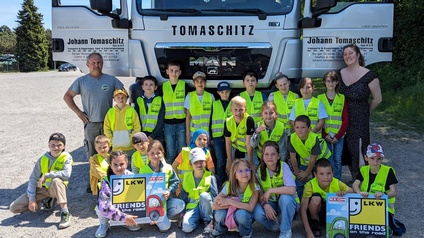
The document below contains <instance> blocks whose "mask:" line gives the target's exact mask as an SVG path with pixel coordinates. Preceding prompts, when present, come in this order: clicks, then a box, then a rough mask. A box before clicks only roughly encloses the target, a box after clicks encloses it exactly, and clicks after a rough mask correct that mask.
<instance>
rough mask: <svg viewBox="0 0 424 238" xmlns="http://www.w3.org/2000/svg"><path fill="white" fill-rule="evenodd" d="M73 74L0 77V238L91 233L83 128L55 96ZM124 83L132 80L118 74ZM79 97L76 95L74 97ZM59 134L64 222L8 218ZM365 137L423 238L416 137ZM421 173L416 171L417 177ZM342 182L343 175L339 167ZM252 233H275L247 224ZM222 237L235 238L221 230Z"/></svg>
mask: <svg viewBox="0 0 424 238" xmlns="http://www.w3.org/2000/svg"><path fill="white" fill-rule="evenodd" d="M80 75H82V74H81V73H80V72H66V73H62V72H60V73H59V72H45V73H8V74H0V82H1V87H0V101H1V102H3V103H2V104H1V106H0V110H1V111H3V112H4V113H3V114H2V115H1V117H0V158H1V162H2V163H1V164H0V174H1V181H2V183H1V184H0V191H1V192H0V220H1V223H0V237H93V236H94V232H95V231H96V229H97V225H98V221H97V219H96V216H95V213H94V210H93V208H94V205H95V197H94V196H92V195H90V194H87V193H85V188H86V184H87V182H86V180H87V179H88V171H89V164H88V161H87V159H86V158H85V152H84V149H83V147H82V145H83V125H82V123H81V121H80V120H79V119H78V117H77V116H76V115H75V114H74V113H73V112H72V111H71V110H70V109H69V108H68V107H67V106H66V104H65V102H64V101H63V100H62V97H63V94H64V93H65V91H66V90H67V89H68V87H69V86H70V85H71V83H72V82H73V80H75V78H77V77H78V76H80ZM120 79H121V80H122V82H123V83H124V84H125V85H126V87H127V88H128V87H129V85H130V84H131V83H133V82H134V79H133V78H120ZM77 100H79V97H77ZM78 103H79V101H78ZM53 132H62V133H63V134H64V135H65V136H66V139H67V144H66V151H68V152H70V153H71V154H72V156H73V158H74V166H73V173H72V177H71V180H70V185H69V189H68V202H69V209H70V212H71V214H72V218H71V219H72V223H71V226H70V227H69V228H67V229H64V230H59V229H58V226H57V225H58V222H59V220H60V217H59V211H58V210H55V211H54V212H50V213H48V212H45V213H37V214H35V213H25V214H20V215H14V214H12V213H11V212H10V211H9V210H8V207H9V204H10V203H11V202H12V201H13V200H14V199H16V198H17V197H18V196H19V195H21V194H22V193H24V192H25V191H26V187H27V181H28V177H29V175H30V173H31V171H32V168H33V166H34V163H35V162H36V160H37V159H38V158H39V157H40V156H41V155H42V154H43V153H44V152H45V151H46V150H47V149H48V147H47V144H48V137H49V136H50V134H52V133H53ZM371 133H372V136H371V137H372V139H373V142H378V143H381V145H382V146H383V149H384V150H385V154H386V157H387V159H386V161H385V162H386V164H388V165H390V166H393V167H394V168H396V171H397V176H398V180H399V185H398V186H397V189H398V199H397V203H396V204H397V215H396V216H397V218H399V219H400V220H401V221H403V222H404V223H405V225H406V226H407V229H408V231H407V233H406V234H405V235H404V237H414V238H415V237H424V228H423V225H422V224H423V222H422V220H421V219H422V218H419V217H421V216H422V214H423V207H424V200H423V199H422V191H424V182H423V180H422V179H423V177H422V165H423V162H422V161H421V159H420V157H421V156H422V154H423V138H424V137H423V136H422V135H418V134H416V133H414V132H400V131H396V130H394V129H393V128H388V127H384V126H383V125H381V123H375V122H373V123H372V132H371ZM420 174H421V175H420ZM343 178H344V180H345V181H346V180H348V171H347V168H344V173H343ZM253 227H254V233H253V237H278V234H277V233H272V232H268V231H265V230H264V229H263V228H262V227H261V226H260V225H259V224H257V223H255V224H254V225H253ZM202 230H203V227H201V228H198V229H197V230H195V231H194V232H193V233H191V234H188V235H186V234H184V233H183V232H182V231H181V230H179V229H178V228H177V226H176V224H175V222H174V223H173V225H172V228H171V230H170V231H169V232H168V233H159V232H158V229H157V228H156V227H150V226H149V225H143V229H142V230H141V231H138V232H130V231H128V230H127V229H125V228H122V227H114V228H113V229H112V230H110V231H109V233H108V237H128V236H131V237H204V236H203V235H202ZM304 236H305V234H304V232H303V225H302V223H301V222H300V218H297V219H296V220H295V221H294V223H293V237H304ZM227 237H239V236H238V234H237V233H229V234H228V236H227Z"/></svg>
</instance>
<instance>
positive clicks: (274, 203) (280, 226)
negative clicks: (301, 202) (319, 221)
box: [253, 141, 298, 238]
mask: <svg viewBox="0 0 424 238" xmlns="http://www.w3.org/2000/svg"><path fill="white" fill-rule="evenodd" d="M262 149H263V153H262V154H263V156H262V160H261V165H260V167H259V169H258V177H259V182H260V183H261V185H262V189H263V194H262V196H261V197H260V198H259V203H258V204H256V207H255V210H254V211H253V217H254V218H255V221H257V222H259V223H261V224H262V225H263V226H265V228H267V229H268V230H271V231H279V232H280V236H279V237H280V238H291V237H292V232H291V227H292V221H293V217H294V214H295V212H296V207H297V205H298V204H297V203H296V199H297V196H296V183H295V182H294V178H293V177H294V176H293V174H292V172H291V170H290V168H289V166H288V165H287V164H286V163H285V162H283V161H282V160H280V157H281V155H280V151H279V146H278V144H277V143H276V142H274V141H267V142H265V143H264V145H263V148H262ZM278 214H281V217H280V219H281V220H280V221H279V220H278V219H279V218H278V217H279V216H278Z"/></svg>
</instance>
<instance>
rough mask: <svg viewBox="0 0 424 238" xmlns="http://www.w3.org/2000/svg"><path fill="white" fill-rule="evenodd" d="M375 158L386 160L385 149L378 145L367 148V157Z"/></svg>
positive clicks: (374, 144)
mask: <svg viewBox="0 0 424 238" xmlns="http://www.w3.org/2000/svg"><path fill="white" fill-rule="evenodd" d="M374 156H376V157H381V158H384V152H383V147H381V145H379V144H377V143H372V144H371V145H369V146H368V147H367V157H374Z"/></svg>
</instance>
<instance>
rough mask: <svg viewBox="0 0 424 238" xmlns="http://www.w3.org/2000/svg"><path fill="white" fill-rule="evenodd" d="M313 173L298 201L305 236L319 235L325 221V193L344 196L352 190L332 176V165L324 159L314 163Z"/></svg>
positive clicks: (308, 237)
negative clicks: (313, 176) (300, 199)
mask: <svg viewBox="0 0 424 238" xmlns="http://www.w3.org/2000/svg"><path fill="white" fill-rule="evenodd" d="M314 175H315V178H313V179H312V180H310V181H309V182H308V183H306V184H305V191H304V193H303V197H302V201H301V203H300V215H301V218H302V222H303V226H304V228H305V232H306V237H307V238H313V237H320V236H321V228H320V226H321V224H325V222H326V206H325V201H326V198H327V193H336V194H337V195H338V196H344V195H345V194H346V193H352V192H353V190H352V188H350V187H348V186H347V185H346V184H344V183H343V182H342V181H340V180H338V179H336V178H334V177H333V167H331V163H330V161H328V160H326V159H320V160H318V161H317V162H316V163H315V167H314Z"/></svg>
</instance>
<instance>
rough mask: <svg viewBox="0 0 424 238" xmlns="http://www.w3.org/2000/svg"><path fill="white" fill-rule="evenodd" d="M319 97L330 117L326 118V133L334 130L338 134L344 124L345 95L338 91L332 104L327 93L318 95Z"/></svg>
mask: <svg viewBox="0 0 424 238" xmlns="http://www.w3.org/2000/svg"><path fill="white" fill-rule="evenodd" d="M318 99H319V100H321V102H322V103H323V104H324V107H325V110H326V111H327V114H328V117H327V118H326V119H325V124H324V130H325V133H327V134H328V133H330V132H333V133H334V134H337V133H338V132H339V130H340V127H341V126H342V114H343V106H344V103H345V96H344V95H343V94H339V93H337V94H336V96H335V97H334V101H333V103H332V104H331V105H330V102H329V101H328V98H327V96H326V95H325V93H323V94H320V95H318Z"/></svg>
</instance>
